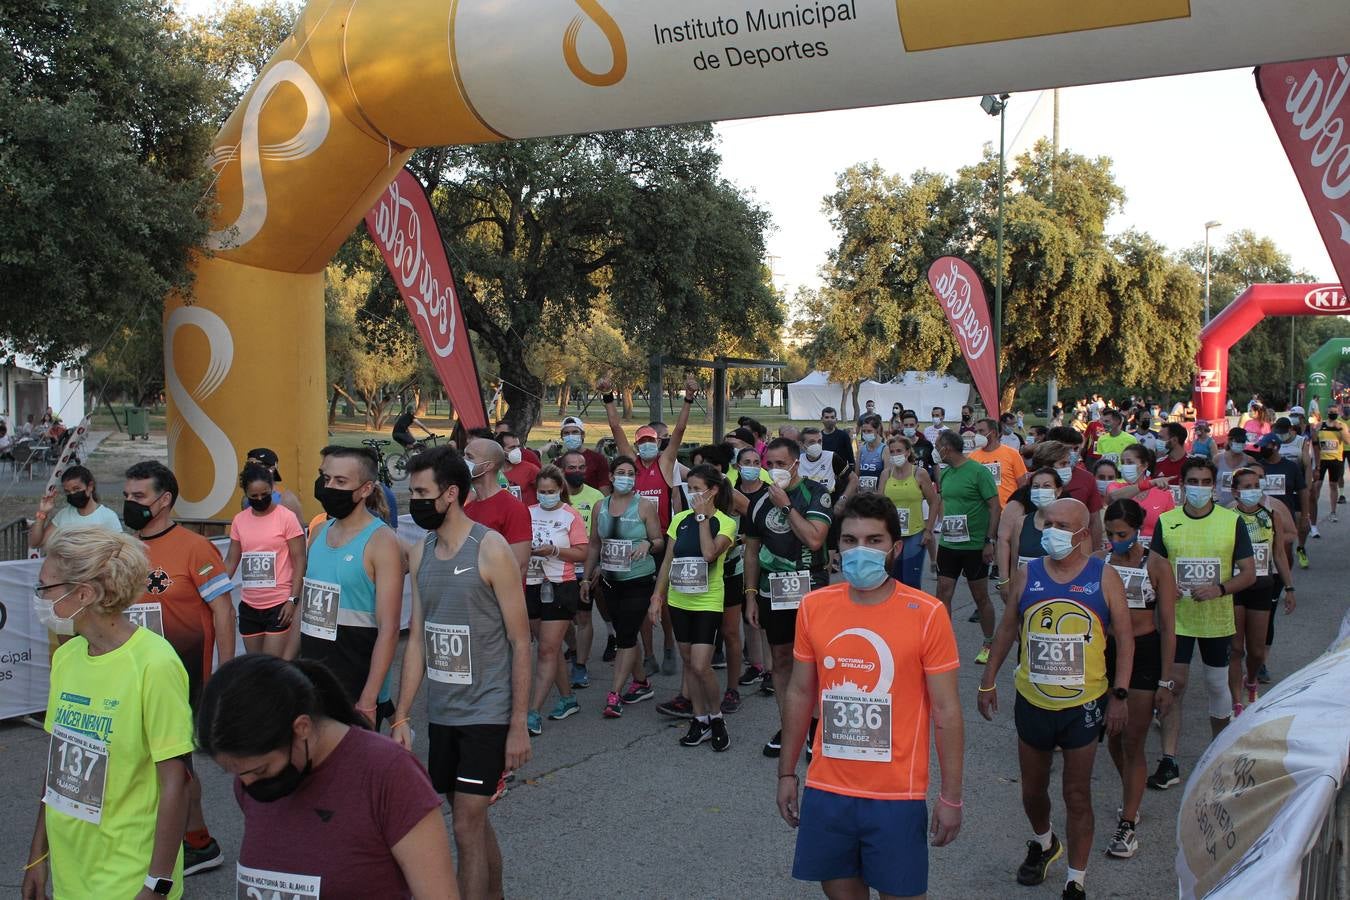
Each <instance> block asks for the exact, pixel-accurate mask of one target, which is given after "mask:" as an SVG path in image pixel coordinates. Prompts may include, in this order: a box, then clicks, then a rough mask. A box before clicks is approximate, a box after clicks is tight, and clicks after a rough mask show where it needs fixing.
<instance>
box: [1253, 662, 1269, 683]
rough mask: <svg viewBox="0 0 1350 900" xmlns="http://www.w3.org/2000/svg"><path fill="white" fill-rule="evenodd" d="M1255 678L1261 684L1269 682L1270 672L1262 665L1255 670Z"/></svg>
mask: <svg viewBox="0 0 1350 900" xmlns="http://www.w3.org/2000/svg"><path fill="white" fill-rule="evenodd" d="M1256 680H1257V681H1259V682H1260V683H1261V684H1270V673H1269V672H1267V671H1266V667H1265V666H1264V665H1263V666H1261V668H1259V669H1257V670H1256Z"/></svg>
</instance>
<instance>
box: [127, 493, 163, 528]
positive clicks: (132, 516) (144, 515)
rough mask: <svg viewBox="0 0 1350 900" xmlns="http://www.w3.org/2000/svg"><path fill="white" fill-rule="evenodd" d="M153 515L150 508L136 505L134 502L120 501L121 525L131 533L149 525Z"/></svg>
mask: <svg viewBox="0 0 1350 900" xmlns="http://www.w3.org/2000/svg"><path fill="white" fill-rule="evenodd" d="M154 517H155V514H154V513H153V512H152V511H151V510H150V507H148V506H146V505H145V504H144V503H137V502H136V501H135V500H123V501H122V524H124V525H126V526H127V527H128V528H130V529H131V530H132V531H140V530H141V529H142V528H144V527H145V526H147V525H149V524H150V520H151V519H153V518H154Z"/></svg>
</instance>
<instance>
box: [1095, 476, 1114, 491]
mask: <svg viewBox="0 0 1350 900" xmlns="http://www.w3.org/2000/svg"><path fill="white" fill-rule="evenodd" d="M1110 486H1111V479H1109V478H1098V479H1097V493H1099V494H1105V493H1106V489H1107V488H1109V487H1110Z"/></svg>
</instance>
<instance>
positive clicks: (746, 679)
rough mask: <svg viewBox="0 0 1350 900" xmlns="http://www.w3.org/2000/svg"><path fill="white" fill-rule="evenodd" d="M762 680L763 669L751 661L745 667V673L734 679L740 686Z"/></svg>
mask: <svg viewBox="0 0 1350 900" xmlns="http://www.w3.org/2000/svg"><path fill="white" fill-rule="evenodd" d="M763 680H764V670H763V669H761V668H760V667H759V666H757V665H755V664H754V663H751V664H750V665H748V666H746V667H745V673H744V674H743V675H741V677H740V678H739V679H737V680H736V683H737V684H738V685H740V686H741V687H753V686H754V685H757V684H759V683H760V682H761V681H763Z"/></svg>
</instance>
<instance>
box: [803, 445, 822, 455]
mask: <svg viewBox="0 0 1350 900" xmlns="http://www.w3.org/2000/svg"><path fill="white" fill-rule="evenodd" d="M824 452H825V448H824V447H822V446H821V445H820V444H807V445H806V458H807V459H820V454H822V453H824Z"/></svg>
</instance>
